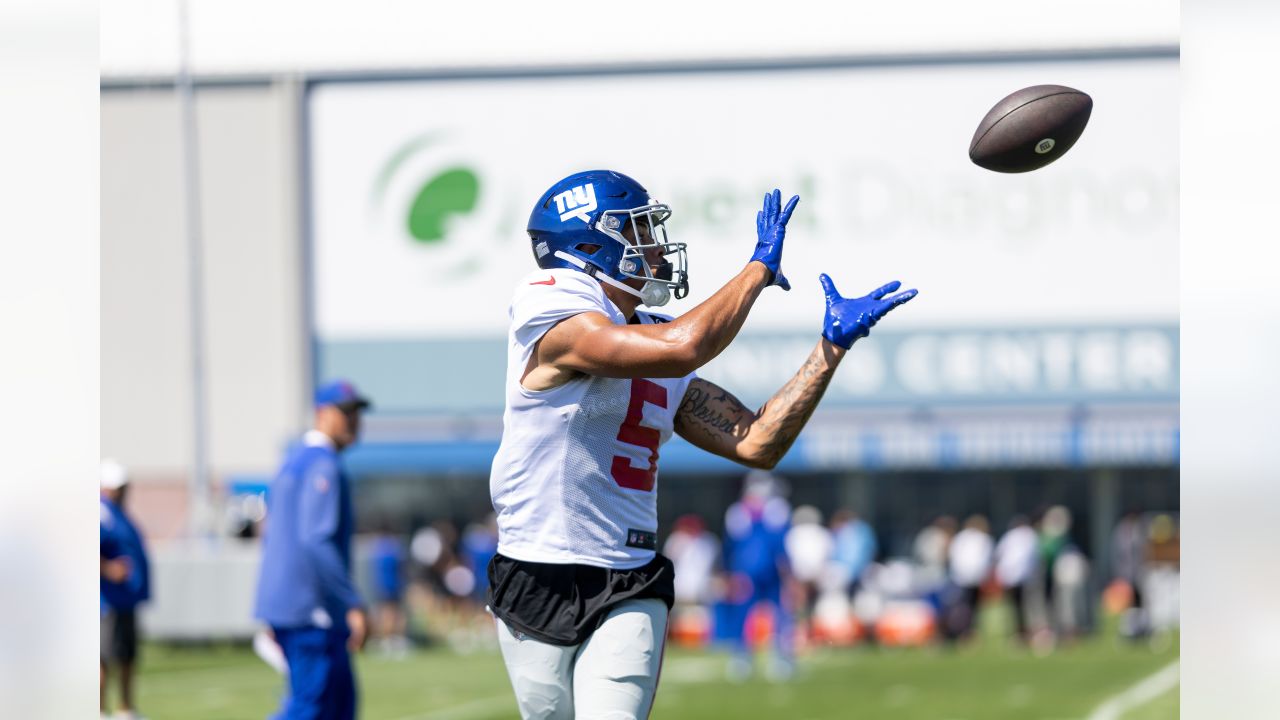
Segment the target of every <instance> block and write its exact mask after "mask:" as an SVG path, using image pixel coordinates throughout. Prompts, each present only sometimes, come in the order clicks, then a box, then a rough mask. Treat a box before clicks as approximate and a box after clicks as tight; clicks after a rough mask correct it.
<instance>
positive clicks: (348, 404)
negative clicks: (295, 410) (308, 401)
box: [316, 380, 373, 410]
mask: <svg viewBox="0 0 1280 720" xmlns="http://www.w3.org/2000/svg"><path fill="white" fill-rule="evenodd" d="M372 404H373V403H371V402H369V399H368V398H366V397H363V396H361V395H360V393H359V392H358V391H357V390H356V386H355V385H352V384H351V383H350V382H349V381H347V380H332V381H330V382H327V383H325V384H324V385H321V386H320V387H318V388H316V407H323V406H325V405H337V406H339V407H342V408H359V409H361V410H364V409H366V408H368V407H370V406H371V405H372Z"/></svg>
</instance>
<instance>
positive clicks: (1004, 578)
mask: <svg viewBox="0 0 1280 720" xmlns="http://www.w3.org/2000/svg"><path fill="white" fill-rule="evenodd" d="M1036 550H1037V541H1036V531H1035V530H1032V529H1031V523H1030V522H1029V521H1028V520H1027V517H1026V516H1025V515H1015V516H1014V517H1013V519H1012V520H1010V521H1009V529H1008V530H1007V531H1005V534H1004V535H1003V536H1001V538H1000V542H998V543H996V549H995V570H996V580H997V581H998V582H999V583H1000V587H1001V588H1002V589H1003V590H1004V594H1005V598H1006V599H1007V600H1008V601H1009V603H1010V605H1011V606H1012V609H1013V619H1014V625H1015V627H1016V628H1017V633H1018V638H1019V639H1020V640H1023V641H1026V640H1027V638H1028V635H1027V609H1026V596H1027V592H1028V586H1029V585H1030V584H1031V582H1032V581H1033V579H1034V577H1035V570H1036V563H1037V561H1038V556H1037V554H1036Z"/></svg>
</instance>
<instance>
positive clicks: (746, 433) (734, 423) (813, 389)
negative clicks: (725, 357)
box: [675, 339, 846, 468]
mask: <svg viewBox="0 0 1280 720" xmlns="http://www.w3.org/2000/svg"><path fill="white" fill-rule="evenodd" d="M845 352H846V351H845V350H844V348H841V347H839V346H836V345H833V344H831V343H830V342H828V341H827V340H825V339H824V340H821V341H819V343H818V345H817V347H815V348H814V350H813V352H812V353H810V354H809V358H808V359H807V360H806V361H805V363H804V365H803V366H801V368H800V370H799V371H798V372H797V373H796V374H795V376H793V377H792V378H791V379H790V380H789V381H787V383H786V384H785V385H783V386H782V388H781V389H780V390H778V392H776V393H774V395H773V397H772V398H770V399H769V401H768V402H766V403H765V404H764V405H763V406H762V407H761V408H760V409H759V410H754V411H753V410H751V409H750V408H748V407H747V406H746V405H743V404H742V402H741V401H740V400H738V398H736V397H734V396H733V394H732V393H729V392H728V391H726V390H724V389H723V388H721V387H719V386H717V385H715V384H714V383H712V382H709V381H707V380H704V379H702V378H698V379H696V380H694V381H693V382H692V383H690V384H689V389H688V390H687V391H686V392H685V396H684V400H683V401H682V403H681V405H680V409H679V411H678V412H677V413H676V422H675V429H676V432H677V433H679V434H680V436H681V437H683V438H684V439H686V440H688V441H689V442H690V443H692V444H693V445H695V446H697V447H700V448H702V449H703V450H706V451H708V452H711V453H714V454H716V455H719V456H721V457H725V458H728V459H730V460H734V461H736V462H740V463H742V464H744V465H747V466H750V467H757V468H772V467H774V466H775V465H777V464H778V462H779V461H780V460H782V457H783V456H784V455H786V454H787V450H789V449H790V448H791V445H792V444H793V443H794V442H795V439H796V437H797V436H798V435H799V434H800V431H801V430H802V429H803V428H804V426H805V423H807V422H808V421H809V418H810V416H812V415H813V410H814V408H816V407H817V406H818V401H819V400H821V399H822V395H823V393H824V392H826V389H827V385H828V384H829V383H830V382H831V376H832V375H833V374H834V373H835V369H836V366H837V365H839V363H840V360H841V359H842V358H843V357H844V354H845Z"/></svg>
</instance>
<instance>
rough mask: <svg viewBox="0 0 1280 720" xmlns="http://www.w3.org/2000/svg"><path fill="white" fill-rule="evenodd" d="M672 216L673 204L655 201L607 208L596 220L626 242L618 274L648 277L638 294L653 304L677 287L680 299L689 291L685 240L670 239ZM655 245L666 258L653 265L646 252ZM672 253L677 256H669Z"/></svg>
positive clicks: (602, 228)
mask: <svg viewBox="0 0 1280 720" xmlns="http://www.w3.org/2000/svg"><path fill="white" fill-rule="evenodd" d="M670 216H671V208H670V207H668V206H666V205H663V204H660V203H655V204H651V205H644V206H641V207H637V208H631V209H629V210H606V211H605V212H603V213H601V214H600V217H599V218H597V220H596V222H595V229H596V230H598V231H600V232H602V233H604V234H605V235H608V236H609V237H611V238H613V239H615V240H617V241H618V242H620V243H622V247H623V252H622V259H621V260H620V261H619V263H618V268H617V271H618V274H619V275H621V276H622V277H625V278H630V279H633V280H643V281H644V283H645V284H644V287H643V288H642V289H641V290H640V291H639V293H638V294H639V295H640V299H641V301H642V302H643V303H644V304H645V305H648V306H649V307H661V306H662V305H666V304H667V302H668V301H669V300H670V299H671V295H672V291H673V290H674V291H675V297H676V299H677V300H680V299H682V298H684V297H685V296H686V295H688V294H689V260H688V256H687V255H686V253H685V244H684V243H675V242H668V241H667V230H666V226H665V224H664V223H666V220H667V218H668V217H670ZM626 227H630V228H631V233H630V235H631V237H632V238H634V242H633V241H632V240H628V239H627V236H626V235H624V234H623V230H624V229H625V228H626ZM642 229H643V230H644V232H642ZM653 248H657V249H658V251H659V252H660V253H661V254H662V261H661V262H658V263H655V264H654V265H650V264H649V262H648V261H647V260H646V259H645V254H646V252H647V251H648V250H650V249H653ZM672 256H674V258H673V259H668V258H671V257H672Z"/></svg>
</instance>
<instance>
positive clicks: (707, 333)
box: [667, 262, 770, 372]
mask: <svg viewBox="0 0 1280 720" xmlns="http://www.w3.org/2000/svg"><path fill="white" fill-rule="evenodd" d="M769 277H770V275H769V269H768V268H767V267H765V266H764V265H762V264H760V263H758V262H750V263H747V266H746V267H744V268H743V269H742V272H740V273H738V274H737V275H736V276H734V278H733V279H732V280H730V281H729V282H727V283H725V284H724V286H723V287H721V288H720V289H719V290H717V291H716V293H715V294H714V295H712V296H711V297H709V298H707V299H706V300H704V301H703V302H701V303H700V304H698V306H697V307H695V308H693V309H692V310H690V311H689V312H687V313H685V314H684V315H681V316H680V317H679V318H677V319H676V320H674V321H672V322H671V323H669V324H668V325H667V328H668V330H669V332H671V333H673V334H674V335H675V337H676V339H678V341H680V342H683V343H685V344H687V345H688V350H689V355H690V360H691V363H692V367H690V368H689V369H688V372H692V371H694V370H696V369H698V368H700V367H702V366H703V365H706V364H707V363H708V362H711V360H713V359H714V358H715V357H716V356H717V355H719V354H720V353H721V352H723V351H724V349H725V348H726V347H728V346H729V343H731V342H733V339H734V338H735V337H737V336H738V331H739V330H741V329H742V324H743V323H744V322H746V319H747V315H748V313H750V312H751V308H752V306H753V305H755V302H756V298H758V297H760V291H762V290H764V289H765V287H766V286H768V283H769Z"/></svg>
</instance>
